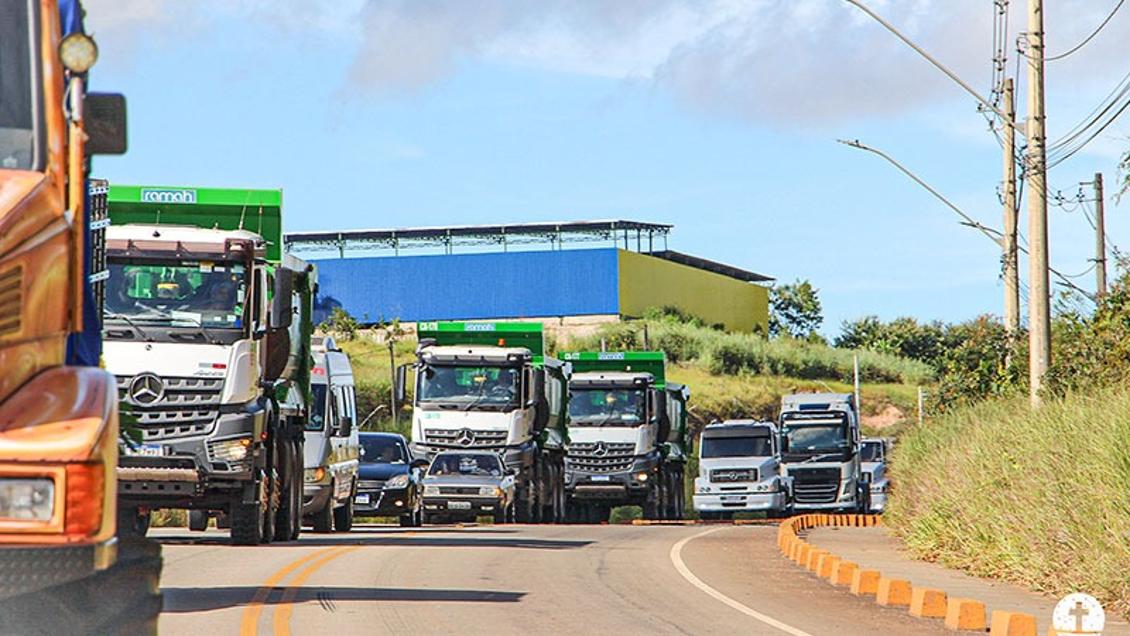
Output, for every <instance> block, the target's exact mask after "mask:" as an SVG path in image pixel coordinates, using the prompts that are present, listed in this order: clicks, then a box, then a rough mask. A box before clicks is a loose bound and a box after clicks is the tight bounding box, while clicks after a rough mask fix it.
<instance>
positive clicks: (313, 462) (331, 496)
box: [302, 336, 361, 532]
mask: <svg viewBox="0 0 1130 636" xmlns="http://www.w3.org/2000/svg"><path fill="white" fill-rule="evenodd" d="M311 348H312V350H313V353H314V368H313V373H312V375H311V378H310V392H311V394H312V403H311V408H310V418H309V420H307V423H306V432H305V454H304V461H303V467H304V468H305V471H304V475H305V484H304V486H303V489H302V494H303V498H302V516H303V518H304V519H305V520H306V521H307V522H309V523H310V524H311V525H313V526H314V531H315V532H329V531H330V530H331V529H333V530H336V531H338V532H348V531H349V530H350V529H351V528H352V527H353V495H354V493H355V491H356V490H357V471H358V467H359V466H360V459H361V437H360V433H359V432H358V430H357V403H356V397H355V392H354V383H353V367H352V365H350V363H349V356H347V355H346V354H345V353H344V352H342V350H341V349H339V348H338V346H337V343H335V342H334V340H333V338H331V337H328V336H326V337H321V338H318V337H316V338H314V339H313V342H312V346H311ZM331 525H332V528H331Z"/></svg>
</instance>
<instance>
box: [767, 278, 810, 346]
mask: <svg viewBox="0 0 1130 636" xmlns="http://www.w3.org/2000/svg"><path fill="white" fill-rule="evenodd" d="M818 293H819V290H818V289H816V288H815V287H813V286H812V283H810V282H808V281H807V280H797V281H796V282H795V283H792V284H791V285H777V286H775V287H773V288H772V289H770V290H769V335H770V336H790V337H793V338H803V339H809V338H813V337H815V336H816V330H817V329H819V328H820V325H821V324H823V322H824V315H823V308H822V307H821V306H820V298H819V296H818V295H817V294H818Z"/></svg>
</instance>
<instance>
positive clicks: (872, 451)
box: [859, 442, 883, 462]
mask: <svg viewBox="0 0 1130 636" xmlns="http://www.w3.org/2000/svg"><path fill="white" fill-rule="evenodd" d="M859 458H860V461H865V462H881V461H883V445H882V444H880V443H879V442H863V447H862V448H860V449H859Z"/></svg>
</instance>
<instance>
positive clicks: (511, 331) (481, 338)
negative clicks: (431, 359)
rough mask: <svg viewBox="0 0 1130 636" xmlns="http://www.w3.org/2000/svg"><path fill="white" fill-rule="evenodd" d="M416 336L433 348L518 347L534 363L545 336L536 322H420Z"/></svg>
mask: <svg viewBox="0 0 1130 636" xmlns="http://www.w3.org/2000/svg"><path fill="white" fill-rule="evenodd" d="M416 332H417V333H416V336H417V338H419V339H420V340H424V339H429V338H430V339H432V340H434V341H435V343H436V345H437V346H454V345H465V346H468V347H519V348H525V349H529V350H530V353H532V354H533V356H534V362H535V363H536V364H540V363H542V362H543V361H544V359H545V335H544V333H543V332H542V326H541V323H540V322H421V323H419V325H417V329H416Z"/></svg>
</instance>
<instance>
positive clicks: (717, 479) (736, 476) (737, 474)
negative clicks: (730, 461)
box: [710, 468, 758, 483]
mask: <svg viewBox="0 0 1130 636" xmlns="http://www.w3.org/2000/svg"><path fill="white" fill-rule="evenodd" d="M710 481H712V482H714V483H726V482H731V481H758V479H757V469H756V468H716V469H714V470H712V471H710Z"/></svg>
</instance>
